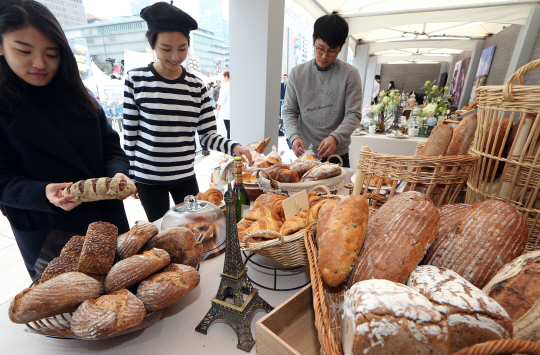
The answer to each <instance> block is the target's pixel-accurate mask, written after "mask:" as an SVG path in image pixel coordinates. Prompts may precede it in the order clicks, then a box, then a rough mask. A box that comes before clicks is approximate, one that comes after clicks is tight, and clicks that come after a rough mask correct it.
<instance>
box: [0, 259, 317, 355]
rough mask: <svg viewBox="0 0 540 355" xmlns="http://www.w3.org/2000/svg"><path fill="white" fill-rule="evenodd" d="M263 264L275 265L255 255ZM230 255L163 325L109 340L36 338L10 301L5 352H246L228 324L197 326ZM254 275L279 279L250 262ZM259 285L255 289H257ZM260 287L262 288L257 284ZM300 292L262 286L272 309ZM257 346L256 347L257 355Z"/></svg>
mask: <svg viewBox="0 0 540 355" xmlns="http://www.w3.org/2000/svg"><path fill="white" fill-rule="evenodd" d="M255 258H257V262H260V263H265V262H266V263H272V262H271V261H270V260H268V259H266V258H263V257H260V256H258V255H257V256H255ZM224 260H225V254H221V255H219V256H217V257H215V258H213V259H210V260H206V261H204V262H203V263H202V264H201V267H200V272H201V282H200V284H199V286H198V287H197V288H195V289H194V290H193V291H191V292H190V293H188V294H187V295H186V296H184V297H183V298H181V299H180V300H179V301H178V302H177V303H175V304H173V305H172V306H170V307H168V308H166V309H165V310H164V312H163V316H162V319H161V321H159V322H158V323H156V324H154V325H153V326H151V327H149V328H146V329H144V330H140V331H136V332H133V333H130V334H125V335H122V336H118V337H115V338H110V339H104V340H87V341H83V340H62V339H53V338H48V337H45V336H42V335H38V334H30V333H27V332H25V331H24V330H25V329H26V328H27V327H26V325H24V324H14V323H11V321H10V320H9V318H8V308H9V304H10V302H6V303H4V304H3V305H1V306H0V329H1V330H2V331H1V332H0V344H2V348H3V349H4V350H3V351H2V353H4V354H10V355H12V354H36V355H45V354H54V355H56V354H93V353H96V352H97V351H103V352H104V353H106V354H108V355H109V354H122V355H134V354H156V355H157V354H239V355H240V354H245V353H246V352H245V351H243V350H240V349H238V348H236V344H237V342H238V340H237V337H236V333H235V332H234V331H233V329H232V328H231V327H229V326H228V325H226V324H223V323H214V324H212V325H211V326H210V328H209V329H208V334H207V335H203V334H201V333H199V332H196V331H195V327H196V326H197V325H198V324H199V322H200V321H201V320H202V319H203V317H204V316H205V315H206V313H207V312H208V311H209V310H210V306H211V304H210V301H211V299H212V298H213V297H214V296H215V294H216V292H217V291H218V287H219V282H220V277H219V273H220V272H222V271H223V262H224ZM248 274H249V276H250V277H251V278H252V279H253V280H255V281H257V282H259V283H260V284H263V285H268V286H272V285H273V277H272V276H273V275H270V273H269V272H268V271H263V272H261V271H258V270H257V266H254V265H253V264H251V263H248ZM308 281H309V268H308V267H303V268H301V269H299V270H297V271H295V272H290V273H287V275H286V276H281V277H279V278H278V281H277V282H278V284H277V287H278V288H288V287H294V286H300V285H303V284H305V283H306V282H308ZM254 286H255V285H254ZM255 287H256V286H255ZM296 292H298V290H294V291H283V292H279V291H269V290H265V289H261V288H259V294H260V295H261V297H262V298H263V299H264V300H266V301H267V302H268V303H269V304H270V305H272V306H273V307H276V306H278V305H280V304H281V303H283V302H284V301H285V300H287V299H288V298H289V297H291V296H292V295H293V294H295V293H296ZM265 314H266V313H265V312H264V311H259V312H257V313H256V314H255V317H254V318H253V321H252V323H251V331H252V335H253V336H254V337H255V323H256V322H257V321H258V320H259V319H260V318H262V317H263V316H264V315H265ZM256 347H257V344H255V346H254V347H253V348H252V349H251V354H255V353H256Z"/></svg>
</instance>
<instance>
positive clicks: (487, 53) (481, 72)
mask: <svg viewBox="0 0 540 355" xmlns="http://www.w3.org/2000/svg"><path fill="white" fill-rule="evenodd" d="M495 47H496V46H491V47H488V48H486V49H484V50H483V51H482V57H480V63H478V69H477V70H476V75H475V77H474V84H473V88H472V91H471V97H470V99H469V103H471V102H473V101H474V99H475V98H476V89H477V88H478V87H480V86H482V85H486V81H487V77H488V74H489V68H490V67H491V62H492V61H493V55H494V54H495Z"/></svg>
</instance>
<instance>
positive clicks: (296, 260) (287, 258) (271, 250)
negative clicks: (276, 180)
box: [240, 185, 342, 267]
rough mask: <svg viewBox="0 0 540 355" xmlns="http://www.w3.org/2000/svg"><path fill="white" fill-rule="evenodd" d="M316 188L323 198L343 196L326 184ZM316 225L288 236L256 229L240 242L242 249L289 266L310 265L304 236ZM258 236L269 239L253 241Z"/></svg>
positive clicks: (314, 224)
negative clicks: (333, 193) (331, 190)
mask: <svg viewBox="0 0 540 355" xmlns="http://www.w3.org/2000/svg"><path fill="white" fill-rule="evenodd" d="M314 190H317V191H320V192H322V193H323V195H322V197H323V198H336V199H340V198H342V196H335V195H331V194H330V190H329V189H328V188H327V187H326V186H324V185H317V186H316V187H315V188H314ZM315 226H316V223H313V224H311V225H309V226H308V227H306V228H304V229H302V230H300V231H298V232H296V233H294V234H292V235H287V236H283V235H281V234H279V233H277V232H274V231H269V230H259V231H254V232H252V233H250V234H248V235H246V236H245V237H244V240H243V242H240V249H241V250H243V251H248V252H250V253H256V254H258V255H261V256H264V257H265V258H268V259H270V260H273V261H275V262H277V263H279V264H281V265H284V266H288V267H294V266H303V265H308V259H307V253H306V247H305V243H304V236H305V235H306V233H308V232H309V231H311V230H312V229H313V228H315ZM256 237H263V238H265V239H268V240H266V241H263V242H253V238H256Z"/></svg>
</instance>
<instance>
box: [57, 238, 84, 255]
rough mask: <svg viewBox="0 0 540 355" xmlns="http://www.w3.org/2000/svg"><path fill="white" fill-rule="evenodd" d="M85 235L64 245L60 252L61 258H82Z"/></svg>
mask: <svg viewBox="0 0 540 355" xmlns="http://www.w3.org/2000/svg"><path fill="white" fill-rule="evenodd" d="M84 238H85V236H84V235H75V236H73V237H71V239H70V240H69V241H68V242H67V243H66V245H64V247H63V248H62V250H61V251H60V256H76V257H77V258H79V257H80V256H81V252H82V248H83V245H84Z"/></svg>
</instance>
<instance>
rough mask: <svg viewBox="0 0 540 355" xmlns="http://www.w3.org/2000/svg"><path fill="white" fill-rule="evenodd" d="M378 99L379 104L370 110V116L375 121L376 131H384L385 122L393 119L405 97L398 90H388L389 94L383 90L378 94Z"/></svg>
mask: <svg viewBox="0 0 540 355" xmlns="http://www.w3.org/2000/svg"><path fill="white" fill-rule="evenodd" d="M379 97H380V98H381V100H380V102H379V103H378V104H376V105H372V106H371V108H370V116H371V118H373V120H374V121H375V125H376V126H377V127H378V130H379V131H384V130H385V123H386V121H388V120H389V119H393V118H394V116H395V114H396V113H397V110H398V108H399V107H400V106H402V102H404V99H403V97H405V95H404V94H401V93H400V92H399V90H390V91H389V92H385V91H384V90H383V91H381V92H380V93H379ZM405 100H406V99H405Z"/></svg>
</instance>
